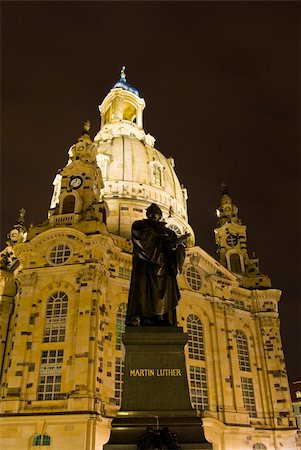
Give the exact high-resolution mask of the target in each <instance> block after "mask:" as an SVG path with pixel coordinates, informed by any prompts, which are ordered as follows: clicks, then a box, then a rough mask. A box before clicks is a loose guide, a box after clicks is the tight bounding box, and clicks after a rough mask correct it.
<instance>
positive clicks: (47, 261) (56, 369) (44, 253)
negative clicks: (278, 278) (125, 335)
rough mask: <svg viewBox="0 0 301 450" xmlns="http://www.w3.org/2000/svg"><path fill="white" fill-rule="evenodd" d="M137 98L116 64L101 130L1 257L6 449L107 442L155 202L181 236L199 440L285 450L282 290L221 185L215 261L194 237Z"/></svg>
mask: <svg viewBox="0 0 301 450" xmlns="http://www.w3.org/2000/svg"><path fill="white" fill-rule="evenodd" d="M144 106H145V103H144V100H143V99H141V98H140V97H139V93H138V91H137V90H135V89H134V88H132V87H131V86H130V85H129V84H128V83H127V82H126V80H125V75H124V73H122V75H121V79H120V81H119V83H117V84H116V85H115V86H114V88H113V89H112V90H111V92H110V93H109V94H108V96H107V97H106V99H105V100H104V102H103V103H102V105H101V106H100V112H101V129H100V131H99V133H98V134H97V136H96V137H95V139H94V140H93V141H92V140H91V138H90V136H89V125H88V124H87V123H86V124H85V127H84V131H83V134H82V135H81V137H80V138H79V139H78V142H77V143H76V144H75V145H73V146H72V147H71V149H70V151H69V162H68V164H67V166H66V167H65V168H63V169H62V170H60V171H59V172H58V174H57V176H56V178H55V182H54V193H53V198H52V202H51V207H50V210H49V217H48V219H47V220H45V222H43V223H42V224H40V225H38V226H34V227H31V228H30V229H29V230H28V232H27V234H26V233H25V231H24V230H23V228H24V224H23V223H22V227H23V228H22V230H23V231H22V232H23V234H22V239H19V240H15V241H13V242H12V241H9V242H8V247H7V248H6V249H4V250H3V252H2V269H1V284H0V289H1V290H0V295H1V303H0V306H1V314H2V316H1V323H0V324H1V329H0V331H1V362H2V369H3V370H2V378H1V396H2V402H1V422H0V424H1V442H2V445H3V447H4V448H7V449H8V450H23V449H24V450H25V449H26V450H28V449H34V448H36V447H39V448H46V447H47V448H50V449H57V448H66V449H68V448H72V449H73V450H96V449H101V448H102V445H103V444H104V443H106V442H107V440H108V438H109V433H110V422H111V419H112V418H113V417H114V416H115V414H116V412H117V410H118V409H119V407H120V400H121V395H122V370H123V348H122V344H121V335H122V332H123V331H124V326H125V325H124V319H125V312H126V303H127V296H128V290H129V283H130V281H129V280H130V273H131V241H130V239H129V238H130V228H131V224H132V222H133V221H134V220H137V219H140V218H142V217H144V211H145V208H146V207H147V206H149V204H150V203H152V202H156V203H158V204H159V206H160V207H161V209H162V210H163V214H164V219H165V220H166V222H167V223H168V225H169V226H170V227H172V228H173V229H174V230H175V231H176V232H178V233H180V234H182V233H184V232H185V231H188V232H190V233H191V239H190V243H189V246H188V248H187V252H186V260H185V264H184V270H183V273H182V274H181V275H179V277H178V283H179V287H180V290H181V297H182V298H181V300H180V304H179V307H178V324H179V326H182V327H183V328H184V330H185V331H186V332H188V335H189V345H188V346H187V348H186V350H185V352H186V363H187V373H188V378H189V385H190V393H191V401H192V404H193V406H194V407H195V408H196V409H197V410H198V411H199V412H200V414H201V415H202V416H203V417H204V429H205V434H206V437H207V439H208V440H209V441H211V442H212V443H213V444H214V449H216V450H235V449H248V450H249V449H265V448H266V449H280V448H283V449H287V450H288V449H294V448H296V443H295V435H296V431H295V424H294V416H293V411H292V405H291V399H290V392H289V386H288V379H287V374H286V369H285V361H284V356H283V351H282V345H281V337H280V330H279V315H278V302H279V300H280V295H281V292H280V291H279V290H277V289H273V288H271V284H270V280H269V278H268V277H267V276H266V275H262V274H261V273H260V270H259V265H258V259H257V258H255V257H252V258H250V257H249V255H248V252H247V246H246V227H245V226H243V225H242V224H241V223H240V222H239V219H238V211H237V208H236V207H235V205H233V204H232V199H231V198H230V197H229V194H228V192H225V189H224V190H223V193H222V194H223V195H222V198H221V206H220V207H219V210H218V211H219V214H218V216H219V223H218V227H217V229H216V239H217V244H218V247H219V251H220V262H218V261H216V260H215V259H214V258H212V257H211V256H210V255H208V254H207V253H206V252H205V251H204V250H203V249H201V248H200V247H198V246H195V245H194V235H193V231H192V229H191V227H190V225H189V223H188V214H187V205H186V200H187V192H186V189H185V188H184V187H183V185H181V184H180V182H179V180H178V178H177V176H176V173H175V170H174V161H173V159H172V158H168V159H167V158H165V156H163V155H162V153H160V152H159V151H158V150H156V149H155V147H154V138H153V137H152V136H150V135H147V134H145V132H144V130H143V120H142V119H143V118H142V113H143V108H144ZM100 169H101V170H100ZM226 208H230V209H226ZM228 236H231V237H230V238H229V237H228ZM234 253H235V254H236V255H238V256H235V257H233V256H232V257H231V254H234Z"/></svg>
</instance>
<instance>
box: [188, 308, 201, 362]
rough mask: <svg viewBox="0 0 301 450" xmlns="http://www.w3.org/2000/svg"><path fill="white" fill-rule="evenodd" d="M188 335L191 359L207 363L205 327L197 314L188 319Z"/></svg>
mask: <svg viewBox="0 0 301 450" xmlns="http://www.w3.org/2000/svg"><path fill="white" fill-rule="evenodd" d="M187 333H188V355H189V358H191V359H199V360H202V361H205V349H204V335H203V326H202V322H201V320H200V319H199V317H198V316H196V315H195V314H190V315H189V316H188V317H187Z"/></svg>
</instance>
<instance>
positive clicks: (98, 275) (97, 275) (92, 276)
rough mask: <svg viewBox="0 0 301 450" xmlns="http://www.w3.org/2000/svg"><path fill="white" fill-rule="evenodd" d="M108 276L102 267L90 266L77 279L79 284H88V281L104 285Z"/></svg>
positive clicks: (108, 273)
mask: <svg viewBox="0 0 301 450" xmlns="http://www.w3.org/2000/svg"><path fill="white" fill-rule="evenodd" d="M109 276H110V272H109V271H108V270H107V269H106V268H105V267H104V266H97V265H91V266H89V267H87V268H85V269H83V270H82V271H81V272H79V274H78V277H77V282H78V283H79V284H83V283H88V282H89V281H96V282H97V283H100V284H101V283H104V282H105V281H106V280H107V279H108V278H109Z"/></svg>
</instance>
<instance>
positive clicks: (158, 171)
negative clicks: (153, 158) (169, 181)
mask: <svg viewBox="0 0 301 450" xmlns="http://www.w3.org/2000/svg"><path fill="white" fill-rule="evenodd" d="M152 183H153V184H155V185H156V186H162V185H163V173H162V166H161V164H159V163H156V162H154V163H153V164H152Z"/></svg>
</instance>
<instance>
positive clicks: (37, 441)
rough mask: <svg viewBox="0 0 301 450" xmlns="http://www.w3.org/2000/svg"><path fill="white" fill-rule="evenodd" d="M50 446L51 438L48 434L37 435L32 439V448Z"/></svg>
mask: <svg viewBox="0 0 301 450" xmlns="http://www.w3.org/2000/svg"><path fill="white" fill-rule="evenodd" d="M40 445H50V436H49V435H48V434H36V435H35V436H33V438H32V446H33V447H37V446H40Z"/></svg>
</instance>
